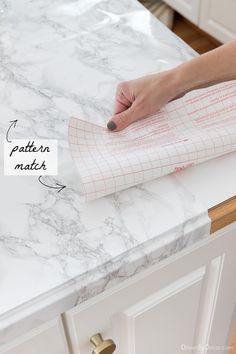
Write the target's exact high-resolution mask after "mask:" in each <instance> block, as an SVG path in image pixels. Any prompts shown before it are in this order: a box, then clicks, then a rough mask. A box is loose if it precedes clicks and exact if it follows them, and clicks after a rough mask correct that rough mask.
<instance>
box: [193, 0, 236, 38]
mask: <svg viewBox="0 0 236 354" xmlns="http://www.w3.org/2000/svg"><path fill="white" fill-rule="evenodd" d="M235 15H236V1H235V0H226V1H222V0H204V1H202V5H201V16H200V28H202V29H203V30H204V31H206V32H208V33H209V34H211V35H212V36H213V37H215V38H216V39H218V40H219V41H220V42H223V43H224V42H227V41H230V40H232V39H234V38H235V37H236V21H235Z"/></svg>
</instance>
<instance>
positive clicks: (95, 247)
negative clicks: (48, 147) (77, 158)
mask: <svg viewBox="0 0 236 354" xmlns="http://www.w3.org/2000/svg"><path fill="white" fill-rule="evenodd" d="M1 9H2V11H1V13H0V78H1V80H0V115H1V121H0V134H1V142H3V141H4V139H5V136H6V131H7V129H8V127H9V121H11V120H15V119H17V120H18V123H17V127H16V128H15V129H14V131H12V132H11V134H12V138H15V139H18V138H22V139H27V138H38V139H57V140H58V163H59V173H58V176H57V177H47V178H46V176H45V181H47V183H48V184H52V185H53V184H54V183H57V182H58V183H63V184H66V186H67V187H66V188H65V189H64V190H63V191H62V192H60V193H57V192H56V191H55V190H53V189H49V188H46V187H44V186H42V185H41V184H40V183H39V182H38V179H37V178H36V177H35V176H30V177H28V176H10V177H9V176H8V177H6V176H4V175H3V154H2V153H1V154H0V168H1V175H0V344H3V343H4V342H6V341H8V340H10V339H11V338H14V337H15V336H16V335H18V334H21V333H24V332H26V331H27V330H29V329H31V328H33V327H35V326H37V325H39V324H40V323H43V322H45V321H47V320H48V319H51V318H53V317H55V316H57V315H58V314H60V313H62V312H64V311H65V310H67V309H68V308H71V307H72V306H74V305H75V304H77V303H80V302H83V301H85V300H87V299H89V298H91V297H92V296H94V295H96V294H99V293H101V292H102V291H104V290H105V289H107V288H109V287H111V286H112V285H114V284H118V283H119V282H121V281H122V280H124V279H127V278H129V277H131V276H133V275H134V274H137V273H139V272H140V271H141V270H143V269H146V268H148V267H149V266H150V265H152V264H156V263H157V262H160V261H162V260H163V259H165V258H167V257H170V256H172V255H173V254H176V253H177V252H179V251H181V250H183V249H185V248H186V247H189V246H191V245H193V244H194V243H196V242H198V241H200V240H202V239H204V238H205V237H207V235H208V234H209V218H208V216H207V208H206V207H205V206H203V205H202V203H201V202H200V201H199V200H198V198H197V195H196V194H194V193H192V192H191V190H189V189H188V188H186V187H185V185H184V181H181V180H180V179H179V177H177V176H176V175H172V176H168V177H165V178H163V179H160V180H158V181H157V180H155V181H152V182H149V183H146V184H142V185H139V186H137V187H133V188H130V189H129V190H128V191H123V192H119V193H116V194H114V195H112V196H108V197H105V198H101V199H100V200H97V201H94V202H91V203H86V204H84V203H82V202H81V196H80V194H79V192H78V191H77V187H76V186H77V174H76V173H75V171H74V169H73V163H72V159H71V157H70V152H69V146H68V139H67V130H68V120H69V117H70V116H80V117H81V118H83V119H86V120H87V121H88V122H93V123H96V124H99V125H105V123H106V121H107V120H108V119H109V117H110V116H111V114H112V110H113V100H114V94H115V90H116V86H117V84H118V83H119V82H120V81H123V80H129V79H132V78H136V77H139V76H142V75H146V74H150V73H153V72H159V71H163V70H166V69H169V68H171V67H174V66H176V65H178V64H180V63H181V62H183V61H185V60H188V59H191V58H192V57H194V55H195V53H194V52H193V51H192V50H191V49H189V48H188V47H187V46H186V45H185V44H184V43H183V42H182V41H181V40H180V39H178V38H177V37H176V36H175V35H173V34H172V33H171V32H170V31H169V30H168V29H167V28H165V27H164V26H163V25H162V24H161V23H160V22H158V21H157V20H156V19H155V18H154V17H153V16H151V15H150V13H149V12H148V11H147V10H145V9H144V8H143V7H142V6H141V5H140V4H139V3H138V2H137V1H135V0H120V1H116V0H109V1H107V0H34V1H31V0H17V1H16V0H4V1H1ZM1 146H2V145H1ZM19 324H20V325H19Z"/></svg>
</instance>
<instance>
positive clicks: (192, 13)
mask: <svg viewBox="0 0 236 354" xmlns="http://www.w3.org/2000/svg"><path fill="white" fill-rule="evenodd" d="M164 1H165V2H166V3H167V4H168V5H170V6H171V7H173V9H175V10H176V11H178V12H179V13H180V14H182V15H183V16H185V17H186V18H187V19H188V20H190V21H192V22H193V23H195V24H196V25H197V24H198V19H199V11H200V0H164Z"/></svg>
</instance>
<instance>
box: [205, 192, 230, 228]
mask: <svg viewBox="0 0 236 354" xmlns="http://www.w3.org/2000/svg"><path fill="white" fill-rule="evenodd" d="M208 215H209V217H210V219H211V234H212V233H214V232H216V231H217V230H220V229H222V228H223V227H225V226H227V225H229V224H231V223H233V222H234V221H236V196H234V197H232V198H230V199H227V200H225V201H224V202H222V203H220V204H218V205H215V206H214V207H212V208H210V209H209V210H208Z"/></svg>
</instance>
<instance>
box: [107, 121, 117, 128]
mask: <svg viewBox="0 0 236 354" xmlns="http://www.w3.org/2000/svg"><path fill="white" fill-rule="evenodd" d="M107 128H108V129H110V130H114V129H116V123H115V122H113V121H112V120H111V121H110V122H108V123H107Z"/></svg>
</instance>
